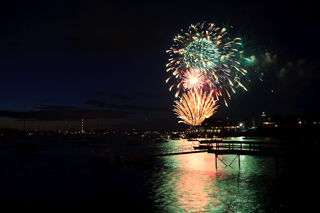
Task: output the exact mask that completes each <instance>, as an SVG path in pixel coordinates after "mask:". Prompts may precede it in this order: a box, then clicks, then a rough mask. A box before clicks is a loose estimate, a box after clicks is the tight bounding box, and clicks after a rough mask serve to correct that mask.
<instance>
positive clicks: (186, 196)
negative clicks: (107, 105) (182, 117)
mask: <svg viewBox="0 0 320 213" xmlns="http://www.w3.org/2000/svg"><path fill="white" fill-rule="evenodd" d="M82 140H83V139H82ZM86 140H87V141H90V140H94V139H90V138H89V139H86ZM103 140H105V142H106V144H111V145H113V146H110V147H109V149H110V151H111V152H113V153H115V154H119V153H120V154H125V155H137V154H139V153H140V151H141V150H146V149H148V150H149V149H152V148H153V147H167V146H177V145H185V144H190V142H188V141H187V140H182V139H181V140H169V143H163V144H162V143H155V142H154V141H145V142H143V144H141V145H134V146H132V145H127V142H128V140H126V139H124V138H114V137H109V138H103ZM262 140H266V139H262ZM267 140H271V139H267ZM21 141H24V142H28V143H31V142H32V143H43V144H44V145H45V148H44V150H43V151H42V152H41V154H40V155H38V156H22V155H18V154H16V153H15V149H14V148H15V144H17V143H19V142H21ZM107 146H108V145H107ZM99 151H100V148H99V147H94V146H89V145H88V143H87V142H84V143H79V142H77V141H76V140H75V139H72V140H70V139H68V138H67V137H65V136H61V137H58V138H57V139H56V140H53V141H47V140H44V139H41V138H31V139H23V138H22V137H21V138H14V139H13V140H12V141H11V142H6V143H3V144H1V148H0V206H1V209H6V208H9V209H10V211H13V210H24V211H25V210H29V209H31V210H36V211H38V212H46V211H61V210H72V211H78V210H86V211H90V212H92V211H107V212H125V211H139V212H288V211H292V210H295V211H299V210H300V211H303V212H310V211H315V210H316V209H317V208H318V207H319V205H318V203H319V201H318V198H317V193H318V192H319V190H318V189H317V186H318V181H319V178H318V172H319V169H318V168H319V164H318V163H317V158H316V157H314V156H308V155H304V156H297V157H296V158H295V159H293V160H290V162H289V161H288V160H280V162H279V166H278V171H277V170H276V161H275V159H274V158H272V157H255V156H241V158H240V160H241V167H240V169H239V168H238V159H236V160H235V161H234V162H233V163H232V164H231V165H230V166H227V167H226V166H225V165H224V164H223V163H221V162H220V161H219V162H218V169H217V170H216V169H215V156H214V154H208V153H197V154H185V155H176V156H166V157H156V158H155V159H153V161H150V162H144V163H133V162H131V163H123V164H121V165H100V164H96V163H94V161H93V157H92V155H93V153H97V152H99ZM221 158H222V159H223V161H224V162H225V163H226V164H230V163H231V162H232V160H233V159H234V158H235V156H233V155H228V156H221Z"/></svg>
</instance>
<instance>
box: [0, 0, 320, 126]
mask: <svg viewBox="0 0 320 213" xmlns="http://www.w3.org/2000/svg"><path fill="white" fill-rule="evenodd" d="M208 2H209V1H208ZM208 2H206V3H205V2H201V1H194V2H193V3H187V2H186V1H171V2H167V1H156V2H154V1H102V0H101V1H99V0H95V1H89V0H88V1H85V0H74V1H72V0H56V1H35V0H30V1H14V0H13V1H8V2H7V3H2V5H1V7H0V10H1V12H0V16H1V17H0V23H1V28H0V54H1V57H0V72H1V85H0V103H1V104H0V128H18V129H23V128H24V123H25V124H26V129H30V130H31V129H38V130H46V129H73V130H76V129H79V128H80V124H81V118H84V120H85V128H86V129H97V128H99V129H101V128H104V129H105V128H138V129H139V128H140V129H169V128H180V129H184V128H187V126H186V125H183V124H177V121H178V119H177V118H176V115H174V113H173V111H172V109H173V101H174V100H175V99H174V92H169V90H168V88H169V86H170V85H169V84H166V83H165V80H166V78H167V77H168V76H169V74H170V73H166V67H165V65H166V63H167V62H168V58H169V55H168V54H167V53H166V50H167V49H169V48H170V46H171V45H172V43H173V38H174V36H175V35H177V34H178V33H180V29H181V28H183V29H187V27H188V26H189V25H190V24H196V23H198V22H201V23H202V22H203V21H207V22H214V23H216V24H217V25H218V26H225V27H227V28H228V29H229V31H228V33H229V34H230V36H231V37H241V38H242V42H243V45H244V48H245V54H246V55H247V56H254V58H255V59H256V60H255V61H254V62H253V63H252V65H251V66H250V68H248V71H249V72H248V75H247V79H246V80H247V82H246V84H245V86H246V87H247V88H248V91H247V92H245V91H241V90H239V91H237V93H236V94H235V95H233V96H232V98H231V100H230V101H229V107H228V108H227V107H225V105H224V103H222V102H219V105H220V106H219V109H218V111H217V113H216V114H214V116H215V117H221V118H226V117H229V119H231V120H232V119H241V118H245V117H249V118H252V117H259V116H260V115H261V113H262V112H263V111H264V112H266V114H267V115H276V114H281V115H283V116H284V115H286V114H290V113H294V114H300V113H309V112H317V111H319V104H320V95H319V91H320V90H319V89H320V86H319V84H318V82H319V60H318V57H319V49H320V45H319V37H320V30H319V29H320V28H319V27H320V26H319V21H318V20H319V18H320V17H318V16H319V15H318V14H319V12H318V3H317V2H315V1H310V2H307V1H287V2H285V1H236V0H233V1H210V3H208ZM24 121H25V122H24Z"/></svg>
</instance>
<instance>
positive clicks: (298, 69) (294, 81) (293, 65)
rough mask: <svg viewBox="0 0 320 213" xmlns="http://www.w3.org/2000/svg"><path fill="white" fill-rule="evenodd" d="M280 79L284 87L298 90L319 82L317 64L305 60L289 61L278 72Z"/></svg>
mask: <svg viewBox="0 0 320 213" xmlns="http://www.w3.org/2000/svg"><path fill="white" fill-rule="evenodd" d="M278 78H279V80H280V81H281V82H283V84H284V85H286V86H294V87H296V88H300V87H301V86H306V85H310V84H311V83H314V82H315V81H317V80H319V76H318V73H317V70H316V66H315V64H314V63H312V62H309V61H306V60H304V59H300V60H298V61H295V62H292V61H289V62H288V63H287V64H286V65H285V66H283V67H282V68H281V69H280V71H279V72H278Z"/></svg>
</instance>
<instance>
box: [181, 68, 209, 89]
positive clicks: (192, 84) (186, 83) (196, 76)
mask: <svg viewBox="0 0 320 213" xmlns="http://www.w3.org/2000/svg"><path fill="white" fill-rule="evenodd" d="M204 83H205V79H204V75H203V73H202V72H201V71H199V70H198V69H190V70H187V71H186V72H185V73H184V74H183V76H182V84H183V87H184V88H185V89H187V90H200V89H201V88H202V86H203V84H204Z"/></svg>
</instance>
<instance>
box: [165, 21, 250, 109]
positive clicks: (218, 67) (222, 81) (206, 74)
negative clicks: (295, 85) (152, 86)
mask: <svg viewBox="0 0 320 213" xmlns="http://www.w3.org/2000/svg"><path fill="white" fill-rule="evenodd" d="M181 31H182V33H183V30H181ZM241 49H242V44H241V39H240V38H235V39H230V38H229V37H228V36H227V32H226V29H225V28H222V29H221V28H219V27H216V26H215V25H214V24H212V23H209V24H205V23H203V24H200V23H198V24H196V25H191V26H189V29H188V30H187V31H186V32H184V33H183V34H182V35H180V34H178V35H177V36H176V37H175V38H174V44H173V45H172V46H171V47H170V49H169V50H167V52H168V53H169V54H170V56H171V57H170V58H169V63H168V64H167V65H166V66H167V67H168V68H167V72H172V75H173V76H174V78H171V77H169V78H168V79H167V82H169V80H170V79H174V83H173V84H172V85H171V87H170V90H172V89H173V88H174V87H175V86H176V87H177V92H176V97H178V95H179V94H180V93H183V92H187V91H189V90H199V89H202V90H203V91H205V90H208V91H214V96H215V97H216V99H217V100H219V97H223V99H224V102H225V104H226V106H227V101H226V97H227V98H229V99H230V98H231V95H230V93H231V91H232V92H233V93H235V91H236V90H235V87H241V88H243V89H244V90H246V87H245V86H244V85H243V84H242V83H240V80H241V76H243V75H245V74H246V73H247V71H246V70H245V69H243V68H241V64H242V61H243V60H245V59H246V58H244V57H243V56H242V51H241ZM194 75H197V77H196V78H192V76H194ZM190 79H194V80H195V82H191V81H190ZM196 79H198V80H196ZM181 84H182V85H183V86H181Z"/></svg>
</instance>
